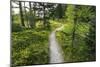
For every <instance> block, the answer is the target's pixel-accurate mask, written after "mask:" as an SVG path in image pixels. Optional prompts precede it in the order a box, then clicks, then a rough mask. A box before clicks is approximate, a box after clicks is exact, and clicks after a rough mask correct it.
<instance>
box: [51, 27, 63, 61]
mask: <svg viewBox="0 0 100 67" xmlns="http://www.w3.org/2000/svg"><path fill="white" fill-rule="evenodd" d="M61 28H62V27H60V28H57V29H56V30H54V31H52V32H51V34H50V36H49V41H50V45H49V47H50V63H62V62H64V61H63V56H62V51H61V48H60V46H59V44H58V42H57V41H56V35H55V33H56V31H58V30H60V29H61Z"/></svg>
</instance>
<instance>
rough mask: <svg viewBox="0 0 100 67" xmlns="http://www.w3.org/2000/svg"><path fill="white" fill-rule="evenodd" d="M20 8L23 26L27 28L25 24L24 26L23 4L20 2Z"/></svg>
mask: <svg viewBox="0 0 100 67" xmlns="http://www.w3.org/2000/svg"><path fill="white" fill-rule="evenodd" d="M19 8H20V18H21V25H22V26H25V24H24V16H23V11H22V3H21V2H20V1H19Z"/></svg>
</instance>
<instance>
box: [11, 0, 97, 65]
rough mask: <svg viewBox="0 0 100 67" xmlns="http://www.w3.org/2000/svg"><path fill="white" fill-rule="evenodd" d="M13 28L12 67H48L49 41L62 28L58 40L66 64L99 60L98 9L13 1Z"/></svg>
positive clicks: (87, 6)
mask: <svg viewBox="0 0 100 67" xmlns="http://www.w3.org/2000/svg"><path fill="white" fill-rule="evenodd" d="M13 3H14V4H16V5H18V6H17V7H16V6H14V5H13ZM14 9H19V12H18V13H15V12H16V11H15V10H14ZM11 24H12V36H11V37H12V45H11V46H12V51H11V52H12V55H11V59H12V66H21V65H32V64H48V63H49V40H48V37H49V35H50V33H51V31H53V30H55V29H56V28H59V27H61V26H63V28H62V29H61V30H59V31H57V32H56V38H57V41H58V42H59V44H60V46H61V48H62V50H63V57H64V61H65V62H79V61H95V60H96V38H95V37H96V31H95V30H96V7H95V6H89V5H71V4H56V3H43V2H26V1H11Z"/></svg>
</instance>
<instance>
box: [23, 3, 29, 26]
mask: <svg viewBox="0 0 100 67" xmlns="http://www.w3.org/2000/svg"><path fill="white" fill-rule="evenodd" d="M24 11H25V19H26V23H27V27H28V28H29V23H28V16H27V11H26V7H25V2H24Z"/></svg>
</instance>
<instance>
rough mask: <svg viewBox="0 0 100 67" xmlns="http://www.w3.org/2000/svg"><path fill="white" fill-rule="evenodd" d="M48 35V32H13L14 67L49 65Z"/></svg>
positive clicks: (32, 30)
mask: <svg viewBox="0 0 100 67" xmlns="http://www.w3.org/2000/svg"><path fill="white" fill-rule="evenodd" d="M48 35H49V31H47V30H43V31H36V30H34V29H31V30H24V31H21V32H12V56H11V58H12V66H21V65H32V64H46V63H48V62H49V47H48Z"/></svg>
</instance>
